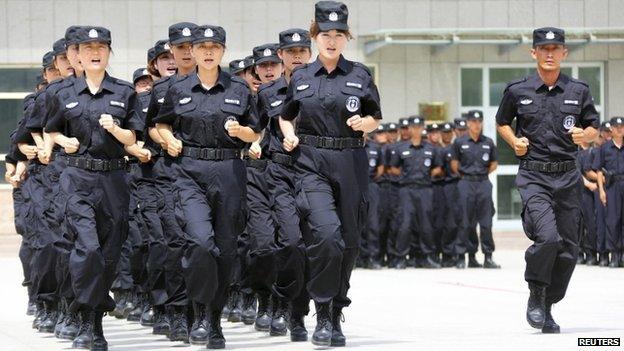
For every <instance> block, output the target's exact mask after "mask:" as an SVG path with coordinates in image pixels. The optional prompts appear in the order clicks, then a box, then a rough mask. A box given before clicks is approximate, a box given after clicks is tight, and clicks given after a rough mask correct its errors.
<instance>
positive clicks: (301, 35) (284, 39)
mask: <svg viewBox="0 0 624 351" xmlns="http://www.w3.org/2000/svg"><path fill="white" fill-rule="evenodd" d="M310 46H312V41H311V40H310V32H308V31H307V30H305V29H301V28H291V29H287V30H285V31H283V32H280V34H279V48H280V49H288V48H294V47H304V48H309V47H310Z"/></svg>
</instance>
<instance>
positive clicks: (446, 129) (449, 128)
mask: <svg viewBox="0 0 624 351" xmlns="http://www.w3.org/2000/svg"><path fill="white" fill-rule="evenodd" d="M453 129H454V128H453V125H452V124H451V123H448V122H447V123H444V124H443V125H442V127H441V128H440V130H442V132H445V133H448V132H452V131H453Z"/></svg>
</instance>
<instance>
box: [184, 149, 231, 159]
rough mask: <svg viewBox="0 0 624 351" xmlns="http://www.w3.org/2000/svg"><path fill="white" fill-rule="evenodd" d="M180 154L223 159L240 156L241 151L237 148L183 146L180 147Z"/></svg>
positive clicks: (198, 157) (191, 156)
mask: <svg viewBox="0 0 624 351" xmlns="http://www.w3.org/2000/svg"><path fill="white" fill-rule="evenodd" d="M182 156H187V157H190V158H196V159H198V160H209V161H223V160H231V159H235V158H240V157H241V152H240V150H238V149H209V148H200V147H190V146H185V147H183V148H182Z"/></svg>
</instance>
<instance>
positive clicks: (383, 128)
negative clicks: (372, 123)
mask: <svg viewBox="0 0 624 351" xmlns="http://www.w3.org/2000/svg"><path fill="white" fill-rule="evenodd" d="M385 131H386V125H385V124H383V123H380V124H379V125H378V126H377V133H382V132H385Z"/></svg>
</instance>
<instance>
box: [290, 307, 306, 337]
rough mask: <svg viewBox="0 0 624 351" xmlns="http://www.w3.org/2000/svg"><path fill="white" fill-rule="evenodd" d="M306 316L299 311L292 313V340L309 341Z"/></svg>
mask: <svg viewBox="0 0 624 351" xmlns="http://www.w3.org/2000/svg"><path fill="white" fill-rule="evenodd" d="M304 318H305V316H304V315H302V314H299V313H291V316H290V322H289V323H288V324H289V328H290V341H292V342H299V341H308V330H307V329H306V327H305V323H304Z"/></svg>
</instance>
